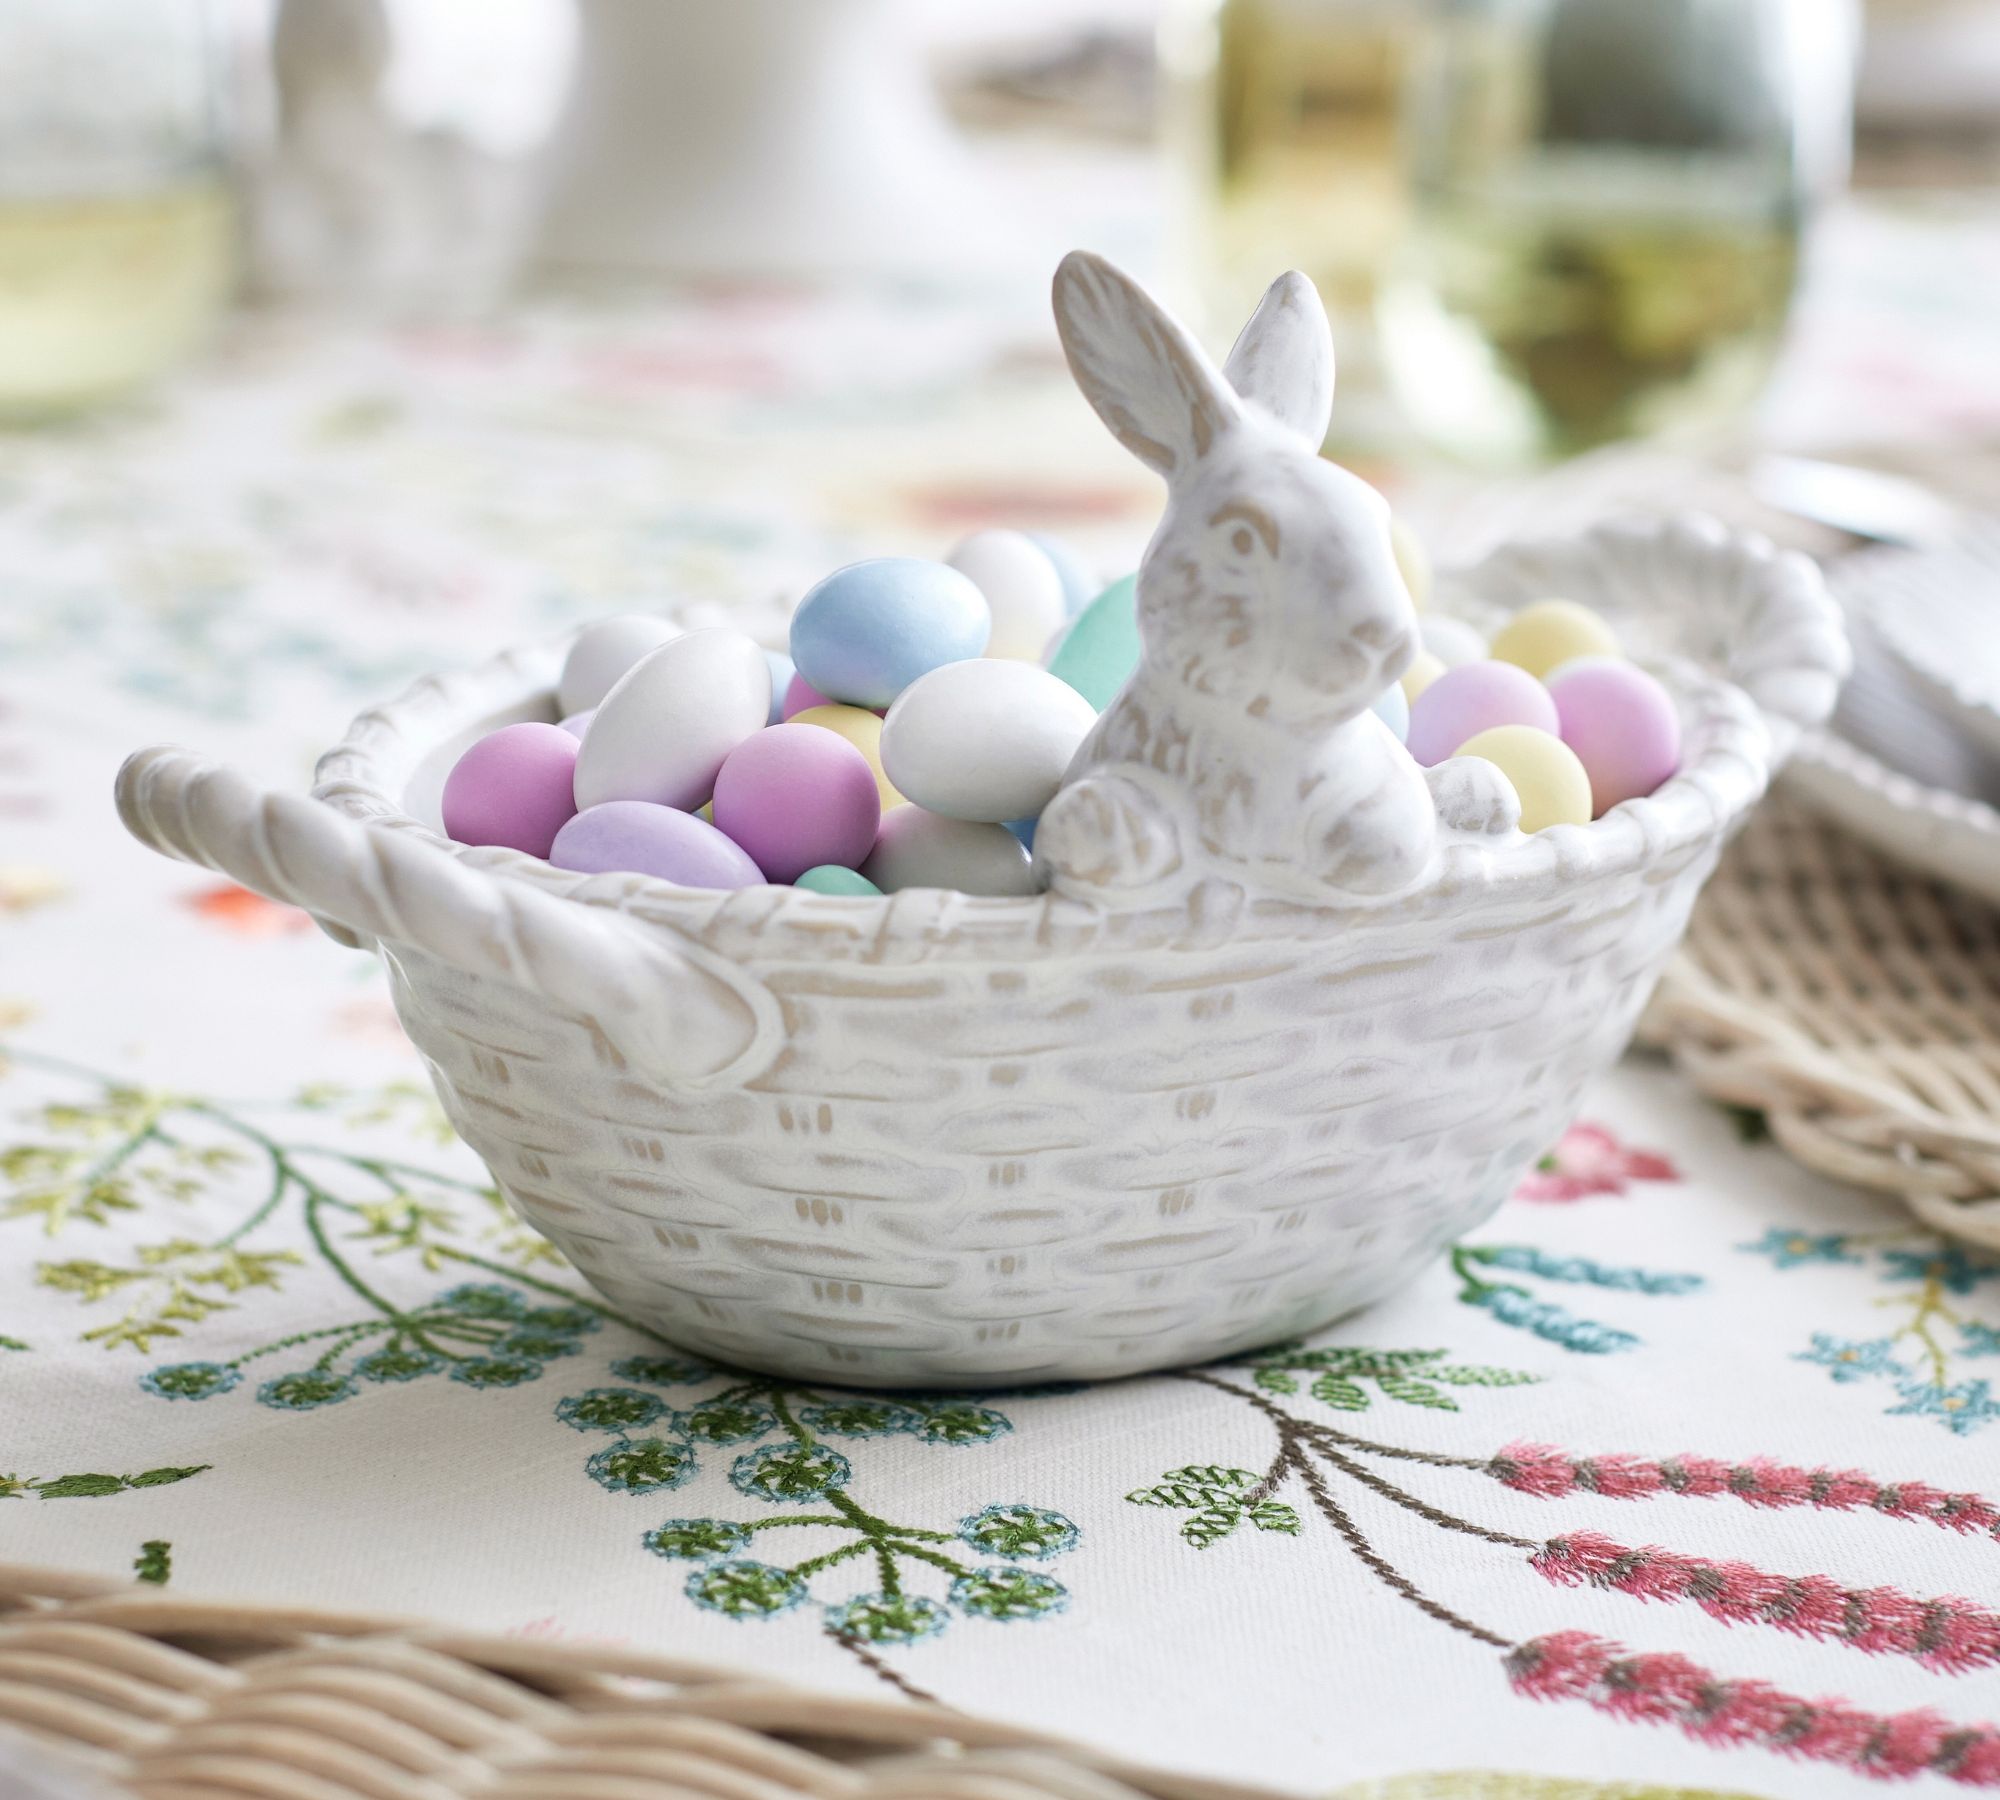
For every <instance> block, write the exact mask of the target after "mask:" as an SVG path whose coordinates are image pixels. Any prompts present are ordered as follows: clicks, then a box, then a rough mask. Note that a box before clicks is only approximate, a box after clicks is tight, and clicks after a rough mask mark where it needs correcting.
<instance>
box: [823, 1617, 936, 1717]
mask: <svg viewBox="0 0 2000 1800" xmlns="http://www.w3.org/2000/svg"><path fill="white" fill-rule="evenodd" d="M826 1635H827V1636H828V1637H830V1638H832V1639H833V1641H834V1642H835V1643H836V1644H838V1645H839V1646H840V1647H841V1648H842V1649H843V1650H845V1651H846V1652H847V1653H848V1654H849V1655H850V1656H852V1657H853V1658H854V1660H855V1661H856V1662H858V1663H859V1664H860V1665H861V1666H862V1667H863V1668H864V1669H866V1670H867V1671H868V1672H869V1674H871V1675H873V1676H875V1677H876V1678H877V1679H879V1680H882V1681H886V1682H887V1683H888V1684H889V1685H890V1686H891V1687H892V1688H894V1689H895V1690H896V1692H897V1693H899V1694H901V1695H902V1696H903V1698H904V1699H905V1700H914V1701H915V1702H916V1703H917V1704H918V1705H919V1706H937V1707H943V1709H944V1710H945V1711H946V1712H953V1711H956V1710H957V1709H956V1708H954V1707H950V1706H945V1703H944V1702H943V1701H942V1700H940V1699H939V1698H938V1697H937V1695H935V1694H933V1693H931V1692H929V1691H928V1690H927V1689H925V1688H920V1687H918V1686H917V1684H916V1683H915V1682H914V1681H911V1680H910V1679H909V1678H908V1677H907V1676H905V1675H904V1674H903V1673H902V1672H901V1671H900V1670H897V1669H892V1668H890V1666H889V1665H888V1664H887V1663H885V1662H884V1661H883V1660H882V1659H881V1658H880V1657H879V1656H877V1655H876V1654H875V1652H874V1651H872V1650H871V1649H869V1648H868V1646H867V1645H866V1644H864V1643H863V1642H862V1641H861V1640H860V1639H859V1638H858V1637H856V1636H855V1635H854V1633H853V1632H851V1631H835V1630H834V1629H833V1628H832V1627H831V1626H829V1627H828V1628H827V1634H826Z"/></svg>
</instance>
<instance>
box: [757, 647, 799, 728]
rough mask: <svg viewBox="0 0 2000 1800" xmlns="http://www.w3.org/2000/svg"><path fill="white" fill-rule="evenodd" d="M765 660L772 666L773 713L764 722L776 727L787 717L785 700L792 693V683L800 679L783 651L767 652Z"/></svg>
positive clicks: (790, 660)
mask: <svg viewBox="0 0 2000 1800" xmlns="http://www.w3.org/2000/svg"><path fill="white" fill-rule="evenodd" d="M764 660H765V661H766V662H767V663H769V664H770V665H771V711H770V714H769V716H768V717H767V718H766V719H765V721H764V722H765V723H766V724H767V725H776V724H778V723H779V722H780V721H781V720H782V719H783V718H784V716H785V699H786V696H787V695H789V694H790V693H791V691H792V683H793V682H794V681H795V680H796V679H797V678H798V670H796V669H795V668H793V667H792V659H791V658H790V657H789V656H787V655H786V654H785V653H784V651H782V650H766V651H765V652H764Z"/></svg>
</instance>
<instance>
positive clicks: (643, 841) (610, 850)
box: [549, 733, 825, 888]
mask: <svg viewBox="0 0 2000 1800" xmlns="http://www.w3.org/2000/svg"><path fill="white" fill-rule="evenodd" d="M821 735H825V734H824V733H822V734H821ZM549 861H550V862H552V863H554V864H555V866H556V867H557V868H559V869H574V870H576V871H578V872H579V873H581V874H588V875H609V874H625V875H652V876H655V877H657V878H658V879H659V880H661V881H672V882H676V883H678V884H679V885H680V886H682V887H700V888H746V887H761V886H762V885H763V883H764V872H763V871H762V870H761V869H759V868H758V867H757V865H756V864H755V863H754V862H752V861H751V860H750V858H749V857H748V856H747V855H746V854H745V853H744V852H743V851H742V850H741V849H739V848H738V847H737V846H736V845H735V844H732V843H731V842H730V841H729V840H728V838H726V837H724V836H723V835H722V833H721V832H719V831H717V830H716V828H715V827H714V826H713V825H710V824H708V823H706V822H705V821H704V820H701V819H697V818H696V817H695V816H694V814H693V813H684V812H681V811H679V810H677V809H676V808H674V807H671V806H655V805H654V804H653V803H652V802H651V801H650V800H607V801H605V802H604V804H603V805H601V806H593V807H590V808H588V809H587V810H586V811H583V812H580V813H578V814H577V815H576V817H575V818H573V819H572V820H570V822H569V823H568V824H567V825H565V826H564V827H563V828H562V830H560V831H559V832H557V833H556V839H555V843H554V845H553V846H552V847H551V848H550V850H549Z"/></svg>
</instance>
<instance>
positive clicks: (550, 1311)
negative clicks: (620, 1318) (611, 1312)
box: [521, 1306, 604, 1337]
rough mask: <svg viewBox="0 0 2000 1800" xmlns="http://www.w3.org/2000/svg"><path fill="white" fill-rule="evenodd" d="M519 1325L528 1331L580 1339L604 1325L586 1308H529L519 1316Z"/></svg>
mask: <svg viewBox="0 0 2000 1800" xmlns="http://www.w3.org/2000/svg"><path fill="white" fill-rule="evenodd" d="M521 1323H522V1325H523V1326H524V1327H526V1328H527V1329H528V1330H529V1331H552V1332H555V1333H556V1334H557V1335H558V1336H561V1337H582V1336H584V1335H585V1334H586V1333H589V1332H592V1331H598V1330H601V1329H602V1328H603V1325H604V1321H603V1320H602V1319H600V1318H599V1317H598V1316H597V1315H596V1314H595V1313H594V1312H592V1311H591V1310H590V1308H589V1307H587V1306H531V1307H529V1308H528V1310H527V1311H526V1312H524V1313H523V1314H522V1315H521Z"/></svg>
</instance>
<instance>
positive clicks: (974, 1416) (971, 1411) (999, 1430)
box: [917, 1401, 1014, 1444]
mask: <svg viewBox="0 0 2000 1800" xmlns="http://www.w3.org/2000/svg"><path fill="white" fill-rule="evenodd" d="M1013 1429H1014V1421H1013V1420H1012V1419H1010V1418H1008V1417H1007V1415H1006V1414H1005V1413H1002V1412H995V1411H994V1410H993V1408H992V1407H990V1406H970V1405H967V1404H966V1403H965V1402H963V1401H955V1402H953V1403H952V1404H951V1405H949V1406H936V1407H932V1408H930V1409H929V1410H928V1411H926V1412H925V1414H924V1418H923V1421H922V1423H921V1424H919V1425H918V1426H917V1436H918V1437H920V1438H922V1439H923V1441H924V1442H925V1443H927V1444H990V1443H991V1442H992V1441H993V1440H994V1439H995V1438H997V1437H1005V1436H1006V1435H1007V1433H1008V1432H1010V1431H1012V1430H1013Z"/></svg>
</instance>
